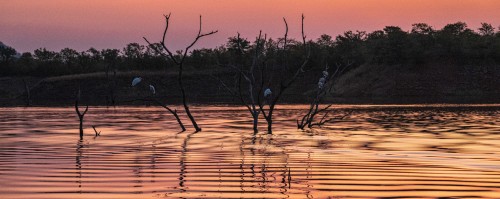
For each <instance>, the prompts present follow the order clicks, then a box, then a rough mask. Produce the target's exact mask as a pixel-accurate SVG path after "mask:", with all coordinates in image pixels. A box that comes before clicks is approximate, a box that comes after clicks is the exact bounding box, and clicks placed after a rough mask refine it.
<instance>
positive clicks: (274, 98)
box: [258, 15, 311, 134]
mask: <svg viewBox="0 0 500 199" xmlns="http://www.w3.org/2000/svg"><path fill="white" fill-rule="evenodd" d="M283 21H284V23H285V37H284V38H283V40H282V43H283V47H282V49H281V51H282V52H283V56H284V58H283V60H284V61H283V62H285V61H286V56H287V52H288V49H287V47H288V42H289V41H288V23H287V22H286V19H284V18H283ZM301 22H302V23H301V25H302V26H301V29H302V47H303V49H304V57H303V60H302V62H301V63H300V64H299V65H298V67H296V69H293V66H292V65H290V64H288V63H281V66H280V67H281V70H282V73H281V74H280V77H279V80H278V84H279V86H278V87H274V88H273V90H274V92H272V91H271V89H270V88H267V89H265V90H264V92H263V93H262V94H263V96H264V97H265V98H266V99H265V101H266V103H265V104H264V103H263V102H262V98H261V97H260V96H261V95H260V93H259V95H258V104H259V109H260V111H261V113H262V115H263V116H264V118H265V119H266V122H267V133H268V134H272V132H273V130H272V126H273V113H274V109H275V107H276V104H277V103H278V101H279V100H280V98H281V97H282V95H283V93H284V92H285V91H286V90H287V89H288V88H290V86H291V85H292V84H293V83H294V82H295V81H296V80H297V78H298V77H299V75H300V74H301V73H303V72H305V71H304V69H305V67H306V65H307V63H308V62H309V59H310V57H311V49H310V46H308V45H307V43H306V36H305V34H304V15H302V21H301ZM264 70H265V65H264V66H263V68H262V77H261V78H262V81H261V88H264V84H265V82H266V81H264V80H265V77H264ZM289 73H291V74H292V75H291V76H288V77H287V76H286V74H289ZM268 82H273V80H272V78H270V79H269V81H268ZM260 90H262V89H260ZM273 93H274V94H273ZM266 104H267V105H268V108H267V109H266V108H265V105H266Z"/></svg>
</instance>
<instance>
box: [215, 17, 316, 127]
mask: <svg viewBox="0 0 500 199" xmlns="http://www.w3.org/2000/svg"><path fill="white" fill-rule="evenodd" d="M283 21H284V23H285V35H284V38H282V39H280V40H279V41H278V42H277V43H274V42H272V40H270V41H267V38H266V36H264V39H262V32H260V33H259V36H258V37H257V40H256V42H255V45H254V46H253V53H254V55H253V57H252V61H251V64H250V66H247V67H244V66H243V65H234V64H228V66H229V67H231V68H232V69H234V70H236V71H237V72H238V74H239V76H238V81H237V86H235V87H236V89H230V88H229V86H227V85H226V84H225V83H224V82H223V81H222V80H220V79H219V81H220V82H221V84H222V86H223V87H224V88H226V90H228V91H230V93H231V94H232V95H233V96H236V97H238V98H239V99H240V101H241V103H242V104H243V105H244V106H245V107H246V108H247V109H248V110H249V111H250V114H251V115H252V118H253V130H254V133H257V132H258V129H257V125H258V119H259V114H261V113H262V115H263V117H264V119H265V120H266V122H267V130H268V134H272V124H273V113H274V109H275V107H276V104H277V103H278V101H279V99H280V98H281V96H282V95H283V93H284V92H285V91H286V90H287V89H288V88H289V87H290V86H291V85H292V84H293V83H294V82H295V80H296V79H297V78H298V77H299V75H300V74H301V73H303V72H304V69H305V67H306V65H307V63H308V62H309V58H310V54H311V53H310V48H309V46H308V45H307V43H306V36H305V34H304V16H302V44H300V43H299V44H296V46H298V47H303V49H304V52H303V55H304V56H303V60H302V61H301V62H299V64H298V65H295V64H294V63H292V64H289V63H285V60H286V55H287V53H288V52H289V51H290V49H289V48H288V45H289V42H291V41H289V39H288V23H287V21H286V19H284V18H283ZM236 41H237V44H236V46H237V49H238V51H240V52H242V50H241V43H240V42H241V39H240V37H239V34H238V37H237V39H236ZM274 44H276V46H274ZM280 45H281V46H280ZM276 51H278V53H281V55H283V58H282V59H281V60H282V63H279V64H276V67H277V68H278V69H279V70H276V71H275V70H274V68H271V67H269V65H272V64H269V63H268V58H270V56H272V54H273V53H276ZM277 73H279V74H277ZM275 75H277V76H279V77H278V78H276V79H275V78H273V76H275ZM243 83H246V84H244V85H242V84H243ZM273 84H274V85H278V86H273ZM266 87H267V88H266ZM243 88H245V89H247V90H246V91H243V90H244V89H243ZM273 93H274V95H273ZM245 97H248V98H249V99H248V98H247V99H245ZM266 105H267V106H268V107H266Z"/></svg>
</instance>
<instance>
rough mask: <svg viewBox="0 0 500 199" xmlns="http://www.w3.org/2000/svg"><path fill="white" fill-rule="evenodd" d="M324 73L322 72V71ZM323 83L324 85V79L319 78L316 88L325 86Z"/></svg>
mask: <svg viewBox="0 0 500 199" xmlns="http://www.w3.org/2000/svg"><path fill="white" fill-rule="evenodd" d="M323 72H324V71H323ZM325 83H326V78H325V77H321V78H319V81H318V88H319V89H322V88H323V86H325Z"/></svg>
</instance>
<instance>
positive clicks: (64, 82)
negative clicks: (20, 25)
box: [0, 65, 500, 106]
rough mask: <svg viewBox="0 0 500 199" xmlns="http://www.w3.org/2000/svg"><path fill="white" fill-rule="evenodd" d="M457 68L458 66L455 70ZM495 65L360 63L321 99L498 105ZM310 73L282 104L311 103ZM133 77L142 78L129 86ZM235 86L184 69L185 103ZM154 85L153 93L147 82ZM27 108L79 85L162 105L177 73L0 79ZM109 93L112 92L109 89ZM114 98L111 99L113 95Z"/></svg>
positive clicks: (107, 97) (3, 94)
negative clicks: (153, 100)
mask: <svg viewBox="0 0 500 199" xmlns="http://www.w3.org/2000/svg"><path fill="white" fill-rule="evenodd" d="M457 68H458V69H457ZM497 68H499V67H495V66H480V67H461V68H459V67H457V66H419V68H418V69H415V66H413V67H404V66H390V67H389V66H377V65H362V66H359V67H357V68H354V69H352V70H350V71H347V72H346V73H345V74H343V75H342V76H341V77H340V78H338V79H336V81H333V82H332V83H333V85H330V86H333V89H331V94H330V95H327V96H326V97H325V99H324V101H323V103H339V104H422V103H423V104H435V103H453V104H485V103H490V104H494V103H500V87H499V86H498V85H500V72H499V70H498V69H497ZM319 73H320V72H316V71H309V72H306V73H304V75H303V76H302V77H301V78H299V79H298V80H297V81H296V82H295V84H294V86H292V87H290V89H289V90H287V92H285V94H284V96H283V97H282V98H281V102H282V103H285V104H306V103H308V102H310V101H311V93H314V89H315V88H316V83H317V77H316V76H317V74H319ZM134 77H142V79H143V81H142V82H141V83H140V84H139V85H138V86H135V87H132V86H131V81H132V79H133V78H134ZM220 80H223V81H224V82H226V84H228V85H229V86H234V82H235V74H234V71H231V70H224V69H212V70H191V71H187V72H186V73H185V78H184V81H185V85H186V91H187V97H188V101H189V102H190V103H194V104H239V103H240V101H239V99H238V98H237V97H235V96H232V95H231V94H230V93H229V92H227V90H226V88H225V87H224V86H222V85H221V83H220ZM150 84H151V85H154V86H155V90H156V94H154V95H153V94H152V93H151V92H150V90H149V85H150ZM27 88H29V98H30V105H32V106H68V105H72V104H73V103H74V99H75V94H76V92H77V90H78V89H79V88H80V89H81V92H82V102H83V103H85V104H89V105H94V106H106V105H111V104H112V100H113V98H114V101H115V105H148V104H150V103H149V102H145V101H143V100H139V99H144V98H146V97H152V96H153V97H156V98H157V99H161V100H162V101H164V102H165V103H167V104H179V103H181V100H182V98H181V94H180V90H179V87H178V82H177V72H176V71H175V70H171V71H128V72H118V73H116V76H113V74H108V75H106V74H105V73H103V72H101V73H88V74H79V75H66V76H57V77H47V78H40V77H3V78H0V106H25V105H27V98H28V90H27ZM111 91H112V92H111ZM113 96H114V97H113Z"/></svg>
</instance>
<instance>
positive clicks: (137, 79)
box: [132, 77, 142, 86]
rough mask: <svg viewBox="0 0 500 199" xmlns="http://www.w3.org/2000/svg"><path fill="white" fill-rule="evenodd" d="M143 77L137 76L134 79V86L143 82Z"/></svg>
mask: <svg viewBox="0 0 500 199" xmlns="http://www.w3.org/2000/svg"><path fill="white" fill-rule="evenodd" d="M141 81H142V78H141V77H136V78H134V79H133V80H132V86H136V85H137V84H139V83H141Z"/></svg>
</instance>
